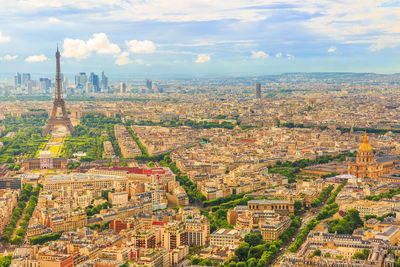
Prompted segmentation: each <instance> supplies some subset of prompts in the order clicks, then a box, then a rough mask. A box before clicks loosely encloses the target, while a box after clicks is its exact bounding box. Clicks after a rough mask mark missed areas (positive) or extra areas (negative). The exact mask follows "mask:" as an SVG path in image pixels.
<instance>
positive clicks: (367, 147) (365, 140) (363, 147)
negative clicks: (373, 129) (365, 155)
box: [358, 132, 372, 151]
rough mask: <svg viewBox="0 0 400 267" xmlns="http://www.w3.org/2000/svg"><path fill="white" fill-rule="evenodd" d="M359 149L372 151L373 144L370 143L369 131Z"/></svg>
mask: <svg viewBox="0 0 400 267" xmlns="http://www.w3.org/2000/svg"><path fill="white" fill-rule="evenodd" d="M358 150H359V151H372V146H371V145H370V144H369V143H368V137H367V132H365V134H364V140H363V143H362V144H361V145H360V147H359V148H358Z"/></svg>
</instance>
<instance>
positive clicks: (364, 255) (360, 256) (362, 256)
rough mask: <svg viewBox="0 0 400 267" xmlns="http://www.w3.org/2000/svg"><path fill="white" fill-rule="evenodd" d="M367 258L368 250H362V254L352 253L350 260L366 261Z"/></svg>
mask: <svg viewBox="0 0 400 267" xmlns="http://www.w3.org/2000/svg"><path fill="white" fill-rule="evenodd" d="M368 256H369V249H367V248H364V249H363V250H362V252H356V253H354V255H353V257H352V258H353V259H356V260H366V259H368Z"/></svg>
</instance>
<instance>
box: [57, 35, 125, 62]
mask: <svg viewBox="0 0 400 267" xmlns="http://www.w3.org/2000/svg"><path fill="white" fill-rule="evenodd" d="M63 50H64V51H63V56H64V57H66V58H77V59H84V58H87V57H88V56H89V55H90V54H91V53H92V52H96V53H98V54H117V53H119V52H121V49H120V48H119V46H118V45H117V44H114V43H111V42H110V40H108V37H107V35H106V34H105V33H95V34H93V38H91V39H89V40H88V41H86V42H85V41H84V40H80V39H70V38H65V39H64V44H63Z"/></svg>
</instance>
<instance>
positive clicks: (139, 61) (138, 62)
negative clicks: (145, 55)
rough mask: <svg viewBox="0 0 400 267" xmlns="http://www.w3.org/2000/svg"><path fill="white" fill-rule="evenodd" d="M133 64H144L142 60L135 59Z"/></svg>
mask: <svg viewBox="0 0 400 267" xmlns="http://www.w3.org/2000/svg"><path fill="white" fill-rule="evenodd" d="M135 62H136V63H137V64H140V65H142V64H144V62H143V60H141V59H136V60H135Z"/></svg>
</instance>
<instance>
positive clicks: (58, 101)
mask: <svg viewBox="0 0 400 267" xmlns="http://www.w3.org/2000/svg"><path fill="white" fill-rule="evenodd" d="M60 58H61V54H60V51H59V50H58V43H57V52H56V90H55V92H54V93H55V96H54V102H53V109H52V111H51V115H50V118H49V121H48V122H47V125H46V128H45V129H44V131H43V134H46V135H47V134H49V133H50V131H51V130H53V129H54V126H57V125H63V126H65V127H66V128H67V129H68V131H69V132H70V133H72V132H73V131H74V127H73V126H72V124H71V120H70V119H69V117H68V114H67V109H66V108H65V101H64V98H63V94H62V88H61V67H60ZM58 108H61V112H62V117H61V118H59V117H57V110H58Z"/></svg>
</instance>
